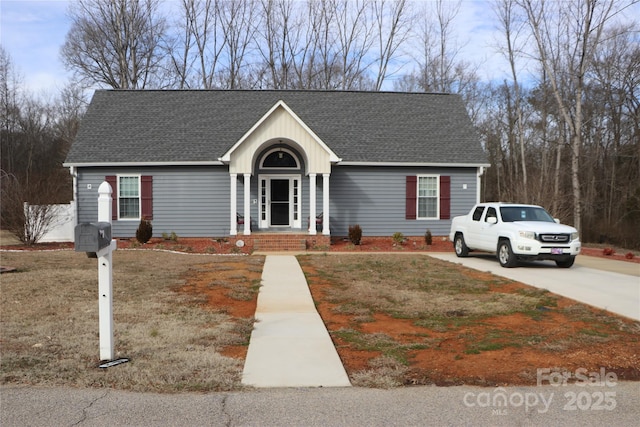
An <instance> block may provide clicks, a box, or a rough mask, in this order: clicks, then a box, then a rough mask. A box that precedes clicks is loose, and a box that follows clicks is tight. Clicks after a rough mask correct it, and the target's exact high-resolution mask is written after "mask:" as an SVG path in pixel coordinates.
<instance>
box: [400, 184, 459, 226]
mask: <svg viewBox="0 0 640 427" xmlns="http://www.w3.org/2000/svg"><path fill="white" fill-rule="evenodd" d="M406 178H407V187H406V211H405V219H409V220H415V219H428V220H434V219H437V220H440V219H450V218H451V177H450V176H448V175H408V176H407V177H406Z"/></svg>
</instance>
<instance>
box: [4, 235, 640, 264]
mask: <svg viewBox="0 0 640 427" xmlns="http://www.w3.org/2000/svg"><path fill="white" fill-rule="evenodd" d="M73 248H74V244H73V242H53V243H38V244H35V245H31V246H27V245H23V244H17V245H1V246H0V249H1V250H23V251H34V250H64V249H67V250H69V249H71V250H72V249H73ZM118 248H119V249H156V250H169V251H176V252H185V253H210V254H215V253H218V254H239V253H242V254H248V253H251V247H248V246H245V247H243V248H238V247H236V246H235V245H234V244H233V242H232V241H230V240H228V239H216V238H179V239H178V241H176V242H174V241H167V240H163V239H159V238H154V239H151V241H149V242H148V243H146V244H144V245H140V244H138V243H137V242H136V240H135V239H118ZM608 249H609V248H596V247H583V248H582V251H581V253H582V255H588V256H595V257H600V258H608V259H613V260H616V261H625V262H634V263H640V255H639V253H638V251H628V250H620V252H616V251H615V250H614V251H613V253H610V250H608ZM326 250H327V249H322V248H321V249H319V250H318V251H319V252H325V251H326ZM328 250H329V251H331V252H399V253H401V252H452V251H453V245H452V244H451V242H450V241H449V238H448V237H446V236H434V237H433V242H432V244H431V245H427V244H425V240H424V237H422V236H419V237H407V238H405V240H404V241H403V242H402V243H397V242H395V241H394V240H393V238H391V237H363V238H362V241H361V242H360V245H354V244H353V243H351V242H350V241H349V239H347V238H346V237H345V238H343V237H333V238H332V239H331V247H330V248H329V249H328Z"/></svg>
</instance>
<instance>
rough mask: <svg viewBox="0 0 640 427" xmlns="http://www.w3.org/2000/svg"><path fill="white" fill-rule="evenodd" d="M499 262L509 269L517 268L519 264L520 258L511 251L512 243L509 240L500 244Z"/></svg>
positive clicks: (504, 240)
mask: <svg viewBox="0 0 640 427" xmlns="http://www.w3.org/2000/svg"><path fill="white" fill-rule="evenodd" d="M498 261H500V265H501V266H503V267H507V268H511V267H515V266H516V264H517V263H518V258H516V256H515V254H514V253H513V250H511V242H509V240H507V239H503V240H500V242H498Z"/></svg>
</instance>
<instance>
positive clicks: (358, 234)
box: [349, 224, 362, 245]
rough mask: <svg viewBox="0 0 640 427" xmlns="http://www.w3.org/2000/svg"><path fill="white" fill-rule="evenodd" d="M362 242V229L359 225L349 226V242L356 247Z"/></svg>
mask: <svg viewBox="0 0 640 427" xmlns="http://www.w3.org/2000/svg"><path fill="white" fill-rule="evenodd" d="M361 240H362V228H360V226H359V225H358V224H356V225H350V226H349V241H350V242H351V243H353V244H354V245H359V244H360V241H361Z"/></svg>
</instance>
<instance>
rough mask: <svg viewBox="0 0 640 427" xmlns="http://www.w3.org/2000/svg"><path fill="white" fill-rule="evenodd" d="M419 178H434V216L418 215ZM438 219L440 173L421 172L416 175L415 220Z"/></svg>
mask: <svg viewBox="0 0 640 427" xmlns="http://www.w3.org/2000/svg"><path fill="white" fill-rule="evenodd" d="M420 178H435V179H436V196H435V197H436V216H433V217H431V216H428V217H427V216H420ZM434 219H437V220H439V219H440V175H439V174H438V175H436V174H422V175H416V220H434Z"/></svg>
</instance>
